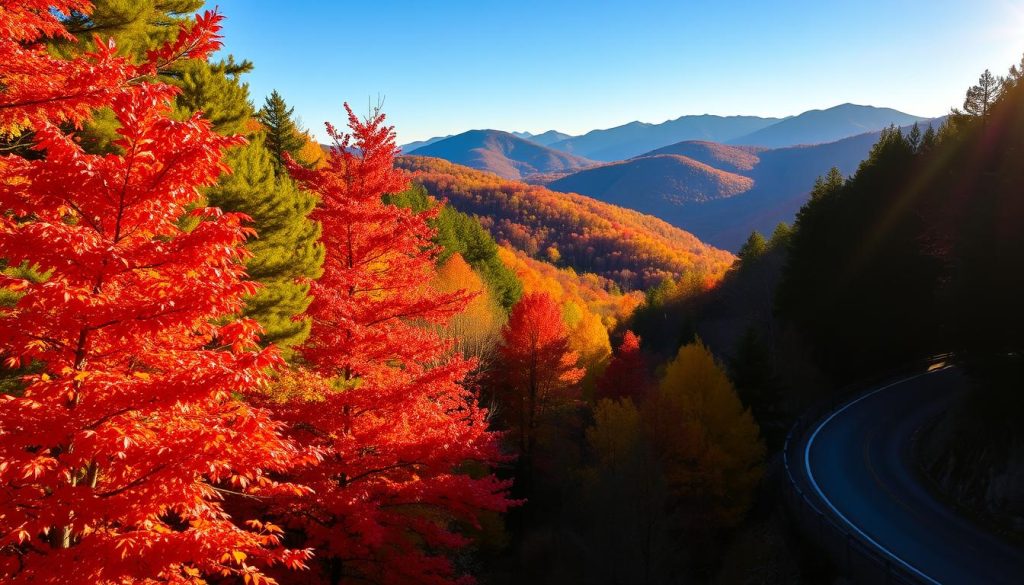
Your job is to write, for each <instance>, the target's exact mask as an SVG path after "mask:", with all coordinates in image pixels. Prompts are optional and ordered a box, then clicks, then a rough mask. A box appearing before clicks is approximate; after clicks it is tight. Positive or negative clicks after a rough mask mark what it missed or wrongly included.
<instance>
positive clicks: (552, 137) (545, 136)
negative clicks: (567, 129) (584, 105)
mask: <svg viewBox="0 0 1024 585" xmlns="http://www.w3.org/2000/svg"><path fill="white" fill-rule="evenodd" d="M512 135H513V136H517V137H519V138H522V139H523V140H529V141H530V142H535V143H537V144H540V145H541V146H551V145H552V144H554V143H556V142H561V141H562V140H568V139H570V138H572V136H570V135H568V134H566V133H564V132H559V131H558V130H548V131H547V132H541V133H540V134H533V133H531V132H513V133H512Z"/></svg>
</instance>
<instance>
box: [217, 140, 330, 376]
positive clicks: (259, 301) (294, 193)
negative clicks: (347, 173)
mask: <svg viewBox="0 0 1024 585" xmlns="http://www.w3.org/2000/svg"><path fill="white" fill-rule="evenodd" d="M227 163H228V166H230V167H231V168H232V169H233V172H232V173H231V174H230V175H226V176H224V177H222V178H221V180H220V182H218V183H217V184H216V185H215V186H213V187H211V188H210V189H209V190H207V192H206V195H207V197H208V199H209V201H210V203H211V204H216V205H217V206H218V207H221V208H223V209H243V210H245V213H246V215H248V216H250V217H251V218H253V221H254V225H256V226H257V229H258V235H257V237H255V238H252V239H250V240H249V242H248V244H247V247H248V248H249V251H250V252H251V253H252V258H251V259H250V260H249V261H248V263H247V264H246V268H247V270H248V273H249V276H250V278H252V279H254V280H256V281H257V282H259V283H260V284H261V285H263V286H262V288H260V290H259V292H257V293H256V294H255V295H253V296H251V297H249V298H248V299H246V303H245V311H244V313H243V314H244V315H245V316H247V317H250V318H252V319H255V320H256V321H257V322H259V323H260V325H262V326H263V330H264V331H263V334H262V337H261V339H262V341H263V343H264V344H269V343H274V344H276V345H277V346H278V347H280V348H281V349H282V351H283V353H284V355H285V356H286V357H291V355H292V350H291V348H293V347H295V346H297V345H299V344H301V343H302V342H303V341H304V340H305V339H306V336H307V335H308V334H309V318H302V319H296V317H297V316H299V315H302V314H303V313H304V312H305V310H306V308H307V307H308V306H309V303H310V300H311V297H310V296H309V283H308V280H309V279H312V278H316V277H318V276H319V275H320V266H321V265H322V264H323V258H324V250H323V246H322V245H321V244H320V243H319V238H320V226H319V224H317V223H316V222H314V221H311V220H309V219H308V216H309V214H310V212H311V211H312V210H313V207H314V205H315V204H316V199H315V198H314V197H313V196H312V195H311V194H309V193H307V192H305V191H302V190H300V189H299V188H298V187H297V186H296V185H295V183H294V182H293V181H292V180H291V178H290V177H288V175H287V174H284V173H281V174H279V173H278V172H277V170H276V169H275V166H274V163H273V157H272V156H271V154H270V152H269V151H268V150H267V149H266V148H264V146H263V139H262V136H260V135H256V136H254V137H253V138H252V140H251V141H250V142H249V144H247V145H245V146H241V147H238V148H235V149H232V151H231V152H230V154H229V156H228V158H227ZM258 195H262V196H260V197H257V196H258Z"/></svg>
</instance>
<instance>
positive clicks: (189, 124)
mask: <svg viewBox="0 0 1024 585" xmlns="http://www.w3.org/2000/svg"><path fill="white" fill-rule="evenodd" d="M54 4H55V3H54V2H46V3H42V2H28V3H26V2H22V1H19V2H8V1H4V2H3V3H2V4H0V22H2V23H3V25H2V28H0V30H2V32H3V33H4V37H3V38H2V39H0V55H2V56H0V85H2V86H3V87H4V90H3V91H0V112H2V114H0V115H2V116H3V117H2V121H0V124H9V123H11V122H12V121H14V122H16V123H17V124H20V125H23V124H28V129H29V130H32V131H34V133H35V134H34V139H35V141H36V148H37V149H38V150H39V151H42V152H43V154H44V156H42V157H40V158H39V159H38V160H27V159H25V158H20V157H17V156H13V155H9V156H4V157H0V208H3V209H4V210H5V213H4V214H3V215H2V216H0V257H2V258H4V259H5V260H6V262H7V263H8V265H11V266H17V265H22V264H24V265H26V266H32V267H34V268H35V269H36V270H38V271H39V272H40V273H42V274H43V277H42V278H40V279H21V278H14V277H9V276H3V277H0V287H2V290H3V291H4V292H5V293H7V294H8V295H18V300H17V302H16V303H15V304H13V306H11V305H8V306H4V307H2V308H0V354H2V355H3V356H5V358H6V360H5V365H6V366H7V367H18V366H20V365H31V366H32V369H31V370H30V371H33V372H36V373H32V374H28V375H25V376H24V378H23V382H24V385H25V387H24V389H23V391H21V392H20V393H18V394H16V395H3V396H0V486H2V488H0V553H2V554H0V579H2V580H9V581H11V582H32V583H69V582H76V583H126V582H140V583H142V582H157V581H159V582H174V583H182V582H196V583H198V582H203V581H202V578H203V577H204V576H219V575H237V576H244V577H245V578H246V581H247V582H252V581H259V580H260V579H261V578H262V573H261V572H260V569H259V568H258V566H259V565H261V564H264V563H272V562H283V563H285V564H288V565H291V566H300V565H302V563H303V561H304V560H305V559H306V558H307V556H308V554H307V553H306V552H303V551H297V552H295V551H287V550H284V549H282V548H281V547H280V546H279V545H278V532H279V529H277V528H276V527H274V526H273V525H270V524H266V523H263V522H260V521H257V520H251V521H249V522H246V523H245V524H246V525H245V526H241V525H239V524H236V521H235V520H233V519H232V518H229V517H228V516H227V515H226V514H225V513H224V511H223V509H222V507H221V497H222V493H224V491H225V490H226V491H231V492H245V493H250V494H253V493H256V494H264V495H274V494H277V493H279V492H281V491H284V490H287V491H294V489H295V488H293V487H291V486H289V485H282V484H279V483H277V482H274V481H272V480H271V479H269V478H268V476H267V472H268V471H269V472H280V471H283V470H284V468H285V466H286V465H288V463H289V462H290V461H291V460H292V459H293V458H294V457H295V452H296V450H295V448H294V447H293V445H292V444H291V443H290V442H288V441H286V440H284V439H283V438H282V437H281V436H280V434H279V432H278V425H277V424H276V423H274V422H272V421H271V419H270V418H269V416H268V414H267V413H266V412H265V411H263V410H260V409H257V408H253V407H251V406H250V405H249V404H248V403H247V402H246V401H243V400H240V399H239V398H238V397H239V396H247V395H249V394H251V393H253V392H254V391H256V390H258V389H259V387H260V386H261V385H262V384H263V383H264V381H265V378H266V376H267V371H268V369H269V368H272V367H274V366H276V365H278V363H279V362H280V359H279V358H278V356H277V353H276V352H275V351H274V350H273V349H264V350H261V349H259V347H258V346H257V343H256V342H257V334H258V332H259V331H258V329H259V328H258V326H257V325H256V324H255V323H254V322H251V321H248V320H236V319H234V318H233V317H232V315H237V314H238V313H239V312H240V310H241V307H242V298H243V297H244V296H246V295H249V294H252V293H253V292H254V289H255V285H254V284H252V283H250V282H247V281H244V280H243V277H244V267H243V261H244V260H245V259H246V253H245V251H244V249H243V248H242V244H243V242H244V241H245V239H246V237H247V236H248V235H249V234H250V233H251V230H249V229H247V228H245V227H243V222H244V221H245V219H246V218H244V217H242V216H238V215H232V214H222V213H220V211H219V210H217V209H209V208H202V207H200V208H198V209H194V210H193V211H192V215H193V216H195V217H196V218H197V219H196V223H195V226H194V227H193V228H192V229H189V230H185V229H182V227H181V224H180V219H181V218H182V216H183V215H184V214H185V213H186V210H187V209H189V208H191V207H192V206H195V205H197V204H199V203H200V202H201V198H200V195H199V193H198V191H197V187H202V186H205V185H209V184H211V183H213V182H214V181H215V180H216V178H217V177H218V176H219V175H220V173H221V172H223V171H224V170H225V167H224V165H223V163H222V156H223V153H224V150H225V148H227V147H229V146H232V145H235V144H238V143H239V142H240V140H238V139H234V138H226V137H222V136H219V135H217V134H216V133H214V132H213V131H212V130H211V128H210V125H209V123H207V122H206V121H204V120H202V119H200V118H198V117H193V118H191V119H188V120H185V121H174V120H172V119H171V118H170V117H169V115H170V103H169V101H170V98H171V97H172V96H173V90H171V89H169V88H168V87H166V86H164V85H160V84H151V83H132V84H128V83H127V81H128V79H129V78H128V76H129V75H134V73H132V72H135V73H137V72H138V71H140V70H141V69H137V68H132V67H129V66H128V65H126V64H125V63H124V62H123V61H121V60H120V59H118V58H115V57H113V47H111V46H109V45H104V47H105V48H103V49H102V54H97V55H91V56H87V57H84V58H82V59H76V60H73V61H68V62H57V61H55V60H53V59H51V58H50V57H49V56H47V55H46V54H45V53H44V49H43V48H42V46H41V45H39V44H38V43H39V42H40V41H41V39H42V35H45V34H59V32H60V31H59V25H58V24H57V23H56V22H55V18H54V16H53V14H52V13H51V12H50V11H49V8H50V7H51V6H53V5H54ZM56 4H57V7H58V8H60V9H68V8H72V7H74V8H80V9H81V8H85V6H84V5H83V4H82V3H81V2H58V3H56ZM218 19H219V17H217V16H215V15H207V16H206V17H204V18H202V19H200V21H199V23H198V24H197V26H195V27H193V28H192V29H191V30H190V31H188V32H183V33H182V37H181V38H183V39H186V40H185V41H183V42H184V43H185V44H186V45H187V46H189V47H205V48H209V47H210V46H213V44H215V39H214V37H215V33H216V31H217V25H216V23H217V20H218ZM196 35H199V36H196ZM182 46H185V45H182ZM19 51H20V53H19ZM179 52H180V51H179ZM29 66H32V67H34V69H33V70H32V71H31V76H30V79H29V77H26V76H27V75H28V73H29V72H28V71H27V70H26V67H29ZM153 66H154V64H153V63H150V64H149V65H147V66H145V67H150V68H151V67H153ZM145 67H143V69H144V68H145ZM100 105H104V106H109V107H110V108H111V109H112V110H113V112H114V114H115V115H116V117H117V119H118V120H119V122H120V124H121V130H120V139H119V140H118V142H117V146H118V147H119V148H120V149H122V151H123V153H124V154H120V155H106V156H98V155H91V154H86V153H85V152H83V151H82V149H81V148H80V147H79V146H78V145H77V144H76V143H75V142H74V141H73V140H71V139H70V138H69V137H68V136H67V135H66V134H64V133H63V132H62V131H61V130H60V129H59V128H58V127H57V126H56V124H57V123H58V122H68V121H70V122H79V121H81V120H82V119H83V118H84V117H85V116H86V115H87V114H88V112H89V111H90V110H91V109H92V108H94V107H96V106H100Z"/></svg>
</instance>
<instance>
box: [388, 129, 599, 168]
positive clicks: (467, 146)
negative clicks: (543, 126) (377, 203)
mask: <svg viewBox="0 0 1024 585" xmlns="http://www.w3.org/2000/svg"><path fill="white" fill-rule="evenodd" d="M407 152H408V153H409V154H411V155H415V156H433V157H437V158H443V159H445V160H447V161H451V162H454V163H457V164H461V165H466V166H469V167H473V168H475V169H480V170H484V171H489V172H492V173H494V174H496V175H498V176H500V177H504V178H506V179H520V178H523V177H526V176H529V175H535V174H538V173H559V172H566V171H573V170H576V169H581V168H585V167H589V166H593V165H594V164H596V163H595V162H594V161H591V160H587V159H585V158H582V157H578V156H574V155H571V154H568V153H565V152H561V151H558V150H553V149H551V148H548V147H546V146H542V145H540V144H538V143H536V142H532V141H530V140H526V139H523V138H519V137H518V136H515V135H513V134H510V133H508V132H501V131H499V130H470V131H469V132H463V133H462V134H459V135H457V136H452V137H450V138H445V139H442V140H438V141H435V142H433V143H431V144H427V145H425V146H421V147H419V148H416V149H414V150H412V151H407Z"/></svg>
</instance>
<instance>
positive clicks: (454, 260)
mask: <svg viewBox="0 0 1024 585" xmlns="http://www.w3.org/2000/svg"><path fill="white" fill-rule="evenodd" d="M430 286H431V287H433V288H434V289H435V290H438V291H440V292H446V293H450V292H455V291H460V290H464V291H467V292H470V293H474V294H475V295H476V296H475V297H474V298H473V300H471V301H470V302H469V304H468V305H467V306H466V308H465V309H464V310H463V311H462V312H461V313H459V314H457V315H454V316H453V317H452V318H451V319H449V321H448V323H446V324H445V325H444V326H442V327H441V332H442V334H443V335H444V336H445V337H448V338H450V339H454V340H455V341H456V346H457V347H458V348H459V349H460V350H461V351H462V352H463V354H464V355H466V356H467V357H476V358H478V359H479V360H480V361H481V365H482V366H483V367H486V366H487V365H488V363H489V362H490V360H491V359H492V358H493V357H494V352H495V351H496V349H497V344H498V341H499V340H500V338H501V328H502V326H503V325H504V324H505V314H504V311H502V309H501V306H500V305H499V304H498V302H497V301H496V300H495V299H494V298H493V297H492V296H491V293H490V291H489V289H488V288H487V285H486V284H485V283H484V281H483V279H481V278H480V275H478V274H477V273H476V272H475V271H474V270H473V268H472V267H471V266H470V265H469V264H468V263H467V262H466V261H465V260H463V258H462V256H461V255H459V254H453V255H452V257H451V258H449V259H448V261H446V262H445V263H444V265H443V266H441V267H440V268H439V269H438V271H437V274H436V275H435V277H434V280H433V281H432V282H431V283H430Z"/></svg>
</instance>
